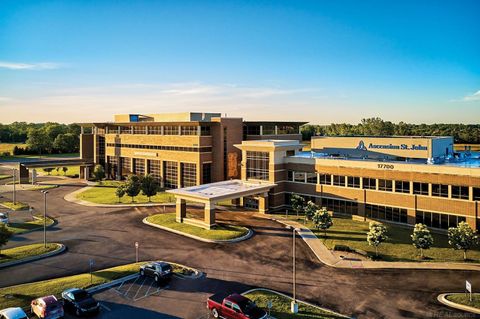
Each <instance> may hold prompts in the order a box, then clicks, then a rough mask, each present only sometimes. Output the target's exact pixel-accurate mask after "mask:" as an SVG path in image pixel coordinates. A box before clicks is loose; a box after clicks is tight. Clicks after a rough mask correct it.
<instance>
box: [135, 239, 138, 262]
mask: <svg viewBox="0 0 480 319" xmlns="http://www.w3.org/2000/svg"><path fill="white" fill-rule="evenodd" d="M135 262H136V263H138V241H136V242H135Z"/></svg>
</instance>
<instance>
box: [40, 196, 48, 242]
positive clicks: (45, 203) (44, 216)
mask: <svg viewBox="0 0 480 319" xmlns="http://www.w3.org/2000/svg"><path fill="white" fill-rule="evenodd" d="M41 192H42V193H43V205H44V206H43V207H44V208H43V246H44V247H45V248H47V194H48V191H45V190H43V191H41Z"/></svg>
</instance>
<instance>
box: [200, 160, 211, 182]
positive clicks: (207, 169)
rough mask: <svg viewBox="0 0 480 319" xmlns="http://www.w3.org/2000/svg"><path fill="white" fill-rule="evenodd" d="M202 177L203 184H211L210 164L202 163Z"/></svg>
mask: <svg viewBox="0 0 480 319" xmlns="http://www.w3.org/2000/svg"><path fill="white" fill-rule="evenodd" d="M202 170H203V172H202V176H203V184H208V183H211V182H212V164H211V163H204V164H203V166H202Z"/></svg>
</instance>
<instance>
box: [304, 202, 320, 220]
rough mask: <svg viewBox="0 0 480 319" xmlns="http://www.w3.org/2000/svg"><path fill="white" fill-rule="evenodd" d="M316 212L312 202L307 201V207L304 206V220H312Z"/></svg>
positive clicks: (315, 206)
mask: <svg viewBox="0 0 480 319" xmlns="http://www.w3.org/2000/svg"><path fill="white" fill-rule="evenodd" d="M317 210H318V206H317V205H316V204H315V203H314V202H312V201H311V200H309V201H308V202H307V205H306V206H305V218H306V219H307V220H311V219H312V218H313V215H315V213H316V212H317Z"/></svg>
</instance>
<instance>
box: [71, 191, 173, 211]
mask: <svg viewBox="0 0 480 319" xmlns="http://www.w3.org/2000/svg"><path fill="white" fill-rule="evenodd" d="M91 188H93V186H86V187H82V188H80V189H77V190H76V191H73V192H71V193H68V194H66V195H65V196H63V199H64V200H66V201H67V202H71V203H74V204H78V205H83V206H89V207H107V208H128V207H161V206H175V205H176V203H144V204H96V203H92V202H89V201H86V200H81V199H77V198H76V196H77V195H78V194H80V193H83V192H85V191H86V190H89V189H91Z"/></svg>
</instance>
